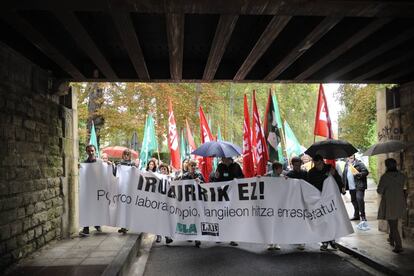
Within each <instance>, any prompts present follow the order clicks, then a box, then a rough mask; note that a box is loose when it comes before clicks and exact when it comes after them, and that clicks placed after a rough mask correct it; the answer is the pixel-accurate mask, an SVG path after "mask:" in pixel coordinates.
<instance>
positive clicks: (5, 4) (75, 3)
mask: <svg viewBox="0 0 414 276" xmlns="http://www.w3.org/2000/svg"><path fill="white" fill-rule="evenodd" d="M107 2H108V1H101V0H92V1H91V0H88V1H85V0H71V1H56V0H42V1H1V4H0V10H3V11H7V12H10V11H16V10H61V11H107V9H108V3H107ZM114 2H115V1H114ZM171 2H178V3H173V4H172V3H171ZM111 6H113V7H114V8H119V9H124V10H125V11H130V12H142V13H157V14H160V13H164V12H165V11H168V12H171V13H183V14H200V13H203V14H262V15H290V16H330V15H333V14H335V15H337V16H351V17H365V16H372V17H374V16H375V17H395V16H397V17H399V16H401V17H413V16H414V3H413V2H411V1H378V0H365V1H359V0H341V1H338V0H335V1H304V0H301V1H281V0H279V1H277V0H226V1H221V2H220V3H219V4H218V3H217V1H205V0H193V1H165V0H134V1H131V0H116V2H115V4H111ZM361 12H362V13H361Z"/></svg>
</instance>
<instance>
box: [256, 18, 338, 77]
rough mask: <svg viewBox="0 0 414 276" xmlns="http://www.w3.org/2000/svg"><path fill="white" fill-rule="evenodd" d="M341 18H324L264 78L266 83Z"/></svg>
mask: <svg viewBox="0 0 414 276" xmlns="http://www.w3.org/2000/svg"><path fill="white" fill-rule="evenodd" d="M342 18H343V17H326V18H325V19H324V20H323V21H322V22H321V23H319V24H318V26H316V27H315V28H314V29H313V31H312V32H310V33H309V34H308V35H307V36H306V37H305V39H304V40H302V41H301V42H300V43H299V44H298V45H297V46H296V47H295V48H294V49H293V50H292V51H291V52H290V53H289V54H288V55H287V56H285V58H284V59H283V60H282V61H281V62H279V64H278V65H276V67H275V68H273V70H272V71H270V72H269V74H267V76H266V77H265V78H264V80H266V81H273V80H274V79H277V77H278V76H279V75H280V74H282V73H283V72H284V71H285V70H286V69H287V68H289V66H290V65H292V64H293V63H294V62H295V61H296V60H297V59H298V58H300V57H301V56H302V55H303V54H304V53H306V51H307V50H308V49H310V48H311V47H312V46H313V45H314V44H315V43H316V42H318V41H319V39H321V38H322V37H323V36H324V35H325V34H326V33H328V32H329V31H330V30H331V29H332V28H333V27H335V26H336V24H338V23H339V22H340V21H341V20H342Z"/></svg>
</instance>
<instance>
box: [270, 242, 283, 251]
mask: <svg viewBox="0 0 414 276" xmlns="http://www.w3.org/2000/svg"><path fill="white" fill-rule="evenodd" d="M267 250H269V251H273V250H280V246H279V245H278V244H277V243H275V244H269V247H268V248H267Z"/></svg>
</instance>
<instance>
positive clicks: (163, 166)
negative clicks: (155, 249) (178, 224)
mask: <svg viewBox="0 0 414 276" xmlns="http://www.w3.org/2000/svg"><path fill="white" fill-rule="evenodd" d="M158 169H159V171H160V174H163V175H166V176H167V177H168V179H170V178H171V176H170V168H169V166H168V165H166V164H164V163H161V165H159V166H158ZM163 183H164V182H163ZM161 240H162V237H161V235H157V239H156V240H155V241H156V242H161ZM172 242H173V240H172V239H171V237H167V236H166V237H165V243H166V244H169V243H172Z"/></svg>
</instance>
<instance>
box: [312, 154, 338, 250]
mask: <svg viewBox="0 0 414 276" xmlns="http://www.w3.org/2000/svg"><path fill="white" fill-rule="evenodd" d="M313 163H314V167H313V168H312V169H310V170H309V172H308V182H309V183H310V184H312V185H313V186H315V188H317V189H318V190H319V191H322V188H323V182H324V181H325V179H326V178H327V177H328V176H329V175H330V174H331V175H332V176H333V177H334V179H335V182H336V184H337V185H338V189H339V192H343V183H342V180H341V177H340V176H339V174H338V172H337V171H336V169H335V168H333V167H332V166H331V165H329V164H325V162H324V160H323V157H322V156H321V155H319V154H317V155H315V156H314V157H313ZM328 244H329V245H330V246H331V247H332V249H334V250H337V249H338V246H337V245H336V243H335V240H331V241H324V242H322V245H321V247H320V249H321V251H326V250H328Z"/></svg>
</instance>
